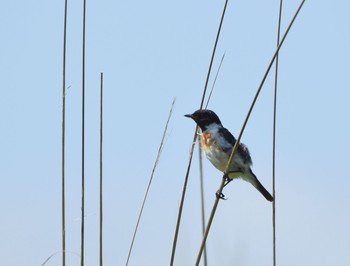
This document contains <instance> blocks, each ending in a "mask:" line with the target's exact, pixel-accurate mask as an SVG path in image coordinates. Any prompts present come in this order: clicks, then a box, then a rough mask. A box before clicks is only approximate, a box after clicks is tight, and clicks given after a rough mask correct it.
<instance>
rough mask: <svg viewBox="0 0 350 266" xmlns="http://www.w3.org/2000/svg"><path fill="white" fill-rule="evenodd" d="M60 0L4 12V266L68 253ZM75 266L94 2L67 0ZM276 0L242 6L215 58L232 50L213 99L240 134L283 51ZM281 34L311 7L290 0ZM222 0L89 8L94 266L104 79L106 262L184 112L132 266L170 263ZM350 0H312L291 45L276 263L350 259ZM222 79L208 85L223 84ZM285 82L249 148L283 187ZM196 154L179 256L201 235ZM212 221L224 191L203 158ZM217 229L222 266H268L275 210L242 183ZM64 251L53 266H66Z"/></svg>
mask: <svg viewBox="0 0 350 266" xmlns="http://www.w3.org/2000/svg"><path fill="white" fill-rule="evenodd" d="M63 2H64V1H39V0H35V1H4V2H3V3H2V4H1V8H0V32H1V37H2V38H1V39H2V41H1V42H0V50H1V60H0V73H1V81H2V82H1V92H2V96H1V97H0V115H1V123H2V127H1V131H0V140H1V141H0V147H1V153H0V175H1V178H0V182H1V184H0V208H1V217H2V218H1V219H0V235H1V239H0V250H1V252H0V253H1V256H0V257H1V258H0V262H1V264H2V265H41V264H42V263H43V262H44V261H45V259H46V258H48V257H49V256H50V255H51V254H53V253H55V252H59V251H60V248H61V231H60V228H61V209H60V208H61V205H60V202H61V198H60V193H61V187H60V184H61V169H60V166H61V159H60V158H61V146H60V145H61V143H60V141H61V110H62V109H61V108H62V106H61V104H62V103H61V100H62V99H61V93H62V88H61V87H62V42H63V40H62V37H63V19H62V15H63V4H64V3H63ZM68 2H69V7H68V8H69V12H68V36H67V41H68V46H67V78H66V85H67V97H66V104H67V105H66V108H67V109H66V114H67V122H66V130H67V131H66V144H67V146H66V152H67V153H66V199H67V202H66V204H67V205H66V208H67V213H66V227H67V251H68V253H67V265H78V264H79V261H80V259H79V256H78V255H77V254H79V253H80V235H79V234H80V207H81V206H80V191H81V183H80V180H81V157H80V156H81V138H80V137H81V129H80V126H81V123H80V116H81V114H80V111H81V99H80V96H81V28H82V3H81V1H68ZM277 2H278V1H267V2H266V1H264V2H262V1H248V2H247V1H230V2H229V4H228V8H227V13H226V17H225V21H224V25H223V28H222V35H221V39H220V42H219V45H218V50H217V57H216V59H215V61H214V66H213V67H214V72H215V71H216V69H217V67H218V65H219V62H220V57H221V56H222V54H223V53H224V52H226V57H225V60H224V63H223V66H222V68H221V72H220V74H219V78H218V81H217V83H216V86H215V91H214V93H213V96H212V99H211V102H210V104H209V108H210V109H212V110H214V111H215V112H216V113H217V114H218V115H219V116H220V118H221V121H222V122H223V124H224V126H225V127H227V128H228V129H230V130H231V132H232V133H233V134H234V135H236V136H237V135H238V133H239V131H240V128H241V126H242V123H243V121H244V118H245V115H246V113H247V111H248V108H249V105H250V103H251V101H252V99H253V97H254V94H255V91H256V89H257V87H258V85H259V83H260V81H261V78H262V76H263V74H264V71H265V69H266V67H267V65H268V63H269V61H270V59H271V57H272V55H273V53H274V49H275V45H276V44H275V43H276V30H277V16H278V3H277ZM284 2H285V3H284V8H283V18H282V20H283V23H282V30H283V32H284V30H285V29H286V27H287V25H288V23H289V21H290V19H291V17H292V16H293V14H294V11H295V10H296V8H297V6H298V4H299V1H284ZM223 4H224V1H221V2H217V1H175V2H171V3H167V2H164V1H156V0H153V1H147V2H146V1H136V2H135V1H129V2H123V3H122V2H115V1H107V0H106V1H88V2H87V32H86V34H87V35H86V41H87V44H86V161H85V162H86V168H85V169H86V170H85V171H86V175H85V178H86V205H85V208H86V220H85V221H86V227H85V229H86V236H85V240H86V241H85V245H86V248H85V254H86V256H85V265H97V263H98V211H99V209H98V192H99V187H98V182H99V180H98V178H99V176H98V174H99V169H98V167H99V162H98V158H99V157H98V156H99V154H98V143H99V140H98V134H99V128H98V126H99V114H98V110H99V75H100V72H101V71H103V72H104V76H105V79H104V85H105V94H104V96H105V98H104V99H105V100H104V108H105V109H104V110H105V113H104V123H105V124H104V126H105V127H104V204H105V205H104V210H105V216H104V232H105V234H104V260H105V265H123V264H124V263H125V260H126V257H127V252H128V248H129V245H130V242H131V237H132V233H133V229H134V226H135V224H136V218H137V215H138V211H139V208H140V206H141V201H142V198H143V195H144V192H145V189H146V186H147V183H148V178H149V175H150V173H151V170H152V166H153V163H154V160H155V158H156V155H157V150H158V146H159V142H160V139H161V136H162V132H163V129H164V126H165V122H166V119H167V115H168V112H169V109H170V105H171V102H172V100H173V98H174V97H176V104H175V110H174V113H173V116H172V119H171V122H170V125H169V132H168V134H167V141H166V144H165V147H164V151H163V154H162V157H161V160H160V162H159V165H158V168H157V171H156V174H155V177H154V181H153V184H152V187H151V191H150V195H149V199H148V201H147V203H146V206H145V211H144V216H143V217H142V221H141V225H140V228H139V233H138V235H137V238H136V242H135V246H134V250H133V254H132V258H131V260H130V264H129V265H167V264H168V263H169V258H170V253H171V245H172V240H173V234H174V229H175V223H176V216H177V212H178V205H179V201H180V196H181V190H182V185H183V181H184V174H185V172H186V165H187V162H188V151H189V148H190V145H191V141H192V137H193V131H194V123H193V121H191V120H189V119H186V118H184V117H183V115H184V114H187V113H191V112H193V111H195V110H196V109H198V107H199V104H200V98H201V92H202V89H203V86H204V82H205V77H206V72H207V69H208V65H209V60H210V56H211V50H212V47H213V44H214V39H215V35H216V30H217V27H218V23H219V19H220V15H221V12H222V8H223ZM349 9H350V4H349V3H348V2H347V1H344V0H343V1H340V0H339V1H332V2H330V1H307V2H306V3H305V5H304V7H303V9H302V11H301V13H300V15H299V17H298V18H297V20H296V23H295V24H294V26H293V28H292V30H291V32H290V34H289V36H288V37H287V40H286V42H285V45H284V46H283V47H282V49H281V54H280V70H279V71H280V72H279V92H278V114H277V119H278V125H277V151H276V154H277V159H276V163H277V168H276V172H277V188H276V189H277V202H276V205H277V210H276V212H277V260H278V263H279V264H280V265H285V266H289V265H331V264H333V265H339V266H342V265H349V263H350V254H349V252H348V247H349V246H350V230H349V227H348V225H349V224H350V210H349V205H350V197H349V193H348V191H349V189H348V188H349V186H350V176H349V171H348V168H347V166H348V164H349V156H348V151H349V149H350V141H349V138H348V137H349V135H350V127H349V122H348V114H349V113H350V108H349V104H348V100H349V98H350V92H349V91H350V90H349V88H350V75H349V68H350V65H349V62H350V51H349V47H350V35H349V26H350V17H349V16H348V10H349ZM212 81H213V78H212V79H211V80H210V85H211V84H212ZM272 102H273V75H270V76H269V77H268V79H267V81H266V84H265V86H264V88H263V90H262V93H261V95H260V97H259V99H258V101H257V104H256V108H255V109H254V111H253V113H252V117H251V119H250V121H249V122H248V125H247V127H246V131H245V134H244V136H243V138H242V141H243V142H244V143H245V144H247V145H248V147H249V149H250V152H251V155H252V159H253V162H254V166H253V170H254V172H255V173H256V175H257V176H258V178H259V179H260V181H261V182H262V183H263V184H264V186H265V187H266V188H267V189H268V190H269V191H271V189H272V185H271V184H272V181H271V173H272V170H271V165H272V159H271V157H272V156H271V154H272V148H271V147H272V110H273V107H272ZM197 158H198V154H197V149H196V153H195V155H194V161H193V166H192V171H191V175H190V180H189V184H188V190H187V196H186V202H185V209H184V213H183V221H182V225H181V230H180V235H179V240H178V249H177V254H176V259H175V265H193V263H194V261H195V258H196V255H197V252H198V249H199V246H200V241H201V227H200V200H199V199H200V195H199V179H198V160H197ZM204 170H205V184H204V186H205V204H206V212H207V214H208V213H209V211H210V210H211V207H212V204H213V202H214V194H215V191H216V190H217V188H218V186H219V184H220V177H221V173H219V172H218V171H217V170H216V169H215V168H214V167H213V166H212V165H211V164H210V163H209V162H208V161H206V160H205V161H204ZM225 195H226V196H227V197H228V200H227V201H225V202H220V205H219V208H218V210H217V213H216V216H215V219H214V222H213V225H212V229H211V232H210V234H209V238H208V242H207V243H208V253H209V254H208V260H209V263H210V264H211V265H232V264H233V263H235V265H246V266H250V265H272V240H271V239H272V223H271V216H272V210H271V204H270V203H268V202H267V201H266V200H265V199H264V198H263V197H261V195H260V194H259V193H258V192H257V191H256V190H255V189H254V188H253V187H252V186H251V185H250V184H248V183H245V182H243V181H241V180H237V181H235V182H232V183H231V184H230V185H229V186H228V187H227V188H226V189H225ZM60 264H61V256H60V254H59V255H57V256H54V257H53V258H52V259H51V260H50V261H49V263H48V264H47V265H60Z"/></svg>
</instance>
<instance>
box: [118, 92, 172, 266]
mask: <svg viewBox="0 0 350 266" xmlns="http://www.w3.org/2000/svg"><path fill="white" fill-rule="evenodd" d="M175 100H176V99H175V98H174V100H173V102H172V104H171V108H170V111H169V115H168V120H167V121H166V124H165V128H164V132H163V136H162V139H161V141H160V145H159V148H158V153H157V157H156V160H155V162H154V165H153V169H152V172H151V176H150V179H149V181H148V186H147V189H146V193H145V196H144V197H143V201H142V205H141V209H140V212H139V217H138V218H137V222H136V226H135V230H134V234H133V236H132V240H131V244H130V248H129V253H128V257H127V259H126V263H125V265H126V266H128V265H129V260H130V257H131V252H132V249H133V246H134V242H135V238H136V234H137V230H138V228H139V225H140V221H141V217H142V213H143V209H144V207H145V204H146V200H147V197H148V193H149V190H150V188H151V184H152V180H153V176H154V173H155V171H156V168H157V165H158V162H159V160H160V156H161V154H162V151H163V147H164V142H165V137H166V133H167V132H168V125H169V121H170V118H171V116H172V113H173V110H174V105H175Z"/></svg>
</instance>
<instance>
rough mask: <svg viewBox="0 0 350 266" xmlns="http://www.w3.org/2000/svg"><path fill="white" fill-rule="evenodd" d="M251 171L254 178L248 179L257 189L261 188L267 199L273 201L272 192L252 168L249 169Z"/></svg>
mask: <svg viewBox="0 0 350 266" xmlns="http://www.w3.org/2000/svg"><path fill="white" fill-rule="evenodd" d="M249 171H250V174H251V175H252V177H253V178H252V180H247V181H248V182H250V183H251V184H252V185H253V186H254V187H255V188H256V189H257V190H259V191H260V193H261V194H262V195H263V196H264V197H265V199H267V200H268V201H273V197H272V196H271V194H270V193H269V192H268V191H267V190H266V188H264V186H263V185H262V184H261V183H260V181H259V180H258V178H257V177H256V176H255V174H254V173H253V172H252V170H251V169H249Z"/></svg>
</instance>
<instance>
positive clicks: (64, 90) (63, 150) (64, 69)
mask: <svg viewBox="0 0 350 266" xmlns="http://www.w3.org/2000/svg"><path fill="white" fill-rule="evenodd" d="M67 2H68V0H65V1H64V23H63V24H64V26H63V69H62V159H61V160H62V162H61V163H62V196H61V198H62V203H61V204H62V266H65V265H66V206H65V205H66V203H65V202H66V200H65V194H66V193H65V134H66V51H67V49H66V48H67V5H68V3H67Z"/></svg>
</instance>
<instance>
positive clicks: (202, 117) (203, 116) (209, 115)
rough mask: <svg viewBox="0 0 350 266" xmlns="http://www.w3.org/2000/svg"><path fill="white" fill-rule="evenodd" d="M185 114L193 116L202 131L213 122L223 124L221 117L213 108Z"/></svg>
mask: <svg viewBox="0 0 350 266" xmlns="http://www.w3.org/2000/svg"><path fill="white" fill-rule="evenodd" d="M185 116H186V117H190V118H192V119H193V120H194V121H195V122H196V123H197V125H198V126H199V127H200V128H201V130H202V131H204V130H206V129H207V127H208V126H209V125H211V124H213V123H214V124H219V125H221V121H220V119H219V117H218V116H217V115H216V114H215V113H214V112H213V111H211V110H207V109H205V110H197V111H195V112H194V113H193V114H188V115H185Z"/></svg>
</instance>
